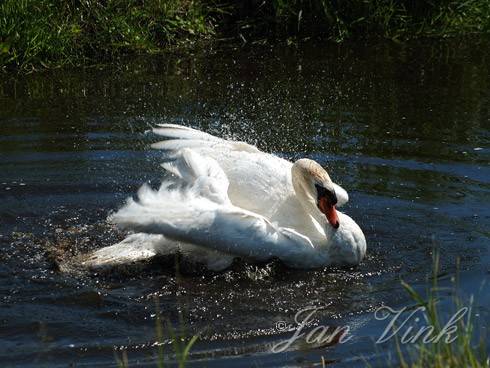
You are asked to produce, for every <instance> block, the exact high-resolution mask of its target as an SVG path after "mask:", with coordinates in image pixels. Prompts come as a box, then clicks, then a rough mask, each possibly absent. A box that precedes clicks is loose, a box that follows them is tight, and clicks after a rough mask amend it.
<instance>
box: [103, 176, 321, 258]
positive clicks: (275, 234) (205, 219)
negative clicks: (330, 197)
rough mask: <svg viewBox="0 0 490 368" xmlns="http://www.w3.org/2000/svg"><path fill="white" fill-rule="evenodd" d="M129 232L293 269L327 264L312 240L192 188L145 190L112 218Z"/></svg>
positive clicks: (145, 188)
mask: <svg viewBox="0 0 490 368" xmlns="http://www.w3.org/2000/svg"><path fill="white" fill-rule="evenodd" d="M109 220H110V221H111V222H113V223H115V224H117V225H119V226H121V227H122V228H125V229H131V230H134V231H140V232H145V233H149V234H164V235H165V237H167V238H170V239H173V240H177V241H182V242H185V243H191V244H198V245H199V246H201V247H205V248H208V249H213V250H216V251H219V252H223V253H227V254H232V255H236V256H240V257H244V258H250V259H253V260H256V261H265V260H268V259H270V258H272V257H278V258H280V259H281V260H283V261H284V262H285V263H287V264H288V265H289V266H291V267H300V268H303V267H304V268H310V267H317V266H320V265H323V264H325V263H326V253H325V252H319V251H318V249H316V248H315V247H314V246H313V245H312V244H311V242H310V241H309V240H308V238H306V237H304V236H303V235H301V234H298V233H297V232H295V231H293V230H290V229H284V228H281V227H278V226H276V225H275V224H272V223H271V222H269V221H268V220H267V219H265V218H264V217H262V216H260V215H257V214H254V213H251V212H249V211H246V210H243V209H241V208H238V207H235V206H232V205H226V204H220V203H216V202H213V201H211V200H209V199H207V198H204V197H200V196H196V195H195V192H194V191H193V190H192V188H189V190H186V189H184V190H182V189H180V190H169V189H168V187H166V186H164V187H163V190H162V189H160V190H158V191H154V190H152V189H151V188H149V187H148V186H146V185H145V186H143V187H142V188H141V189H140V191H139V192H138V201H134V200H133V199H130V200H129V201H128V203H127V204H126V205H125V206H124V207H123V208H122V209H120V210H119V211H118V212H117V213H115V214H114V215H112V216H111V217H110V219H109Z"/></svg>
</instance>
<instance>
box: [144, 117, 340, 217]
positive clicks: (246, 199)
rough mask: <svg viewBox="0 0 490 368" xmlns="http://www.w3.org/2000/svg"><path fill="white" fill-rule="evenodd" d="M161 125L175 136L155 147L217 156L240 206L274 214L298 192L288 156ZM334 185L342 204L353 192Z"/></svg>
mask: <svg viewBox="0 0 490 368" xmlns="http://www.w3.org/2000/svg"><path fill="white" fill-rule="evenodd" d="M159 127H160V128H156V129H155V133H157V134H159V135H161V136H164V137H167V138H173V139H170V140H166V141H161V142H157V143H154V144H152V147H153V148H156V149H161V150H163V151H165V153H166V156H165V157H166V158H168V157H172V156H174V155H176V154H178V152H179V150H181V149H183V148H191V149H192V150H193V151H195V152H197V153H198V154H200V155H203V156H206V157H210V158H213V159H214V160H216V161H217V162H218V164H219V165H220V167H221V168H222V169H223V171H224V172H225V173H226V175H227V177H228V180H229V181H230V183H231V185H230V193H229V196H230V199H231V201H232V202H233V203H234V204H235V205H237V206H240V207H245V208H249V209H251V210H253V211H255V212H258V213H260V214H262V215H264V216H267V217H270V218H273V217H274V212H273V211H275V210H276V209H277V206H276V205H275V203H280V202H284V201H285V198H286V197H288V196H290V195H292V194H294V191H293V188H292V186H291V185H289V183H290V181H291V180H290V171H291V167H292V163H291V162H289V161H287V160H284V159H282V158H280V157H277V156H275V155H271V154H268V153H265V152H262V151H260V150H259V149H258V148H257V147H255V146H253V145H250V144H248V143H245V142H237V141H230V140H224V139H221V138H218V137H215V136H212V135H210V134H208V133H203V132H201V131H198V130H195V129H192V128H188V127H183V126H180V125H174V124H159ZM166 168H167V167H166ZM334 188H335V191H336V193H337V200H338V203H337V207H341V206H343V205H345V204H346V203H347V201H348V200H349V196H348V194H347V192H346V191H345V189H343V188H342V187H341V186H339V185H338V184H335V183H334ZM278 220H279V219H278Z"/></svg>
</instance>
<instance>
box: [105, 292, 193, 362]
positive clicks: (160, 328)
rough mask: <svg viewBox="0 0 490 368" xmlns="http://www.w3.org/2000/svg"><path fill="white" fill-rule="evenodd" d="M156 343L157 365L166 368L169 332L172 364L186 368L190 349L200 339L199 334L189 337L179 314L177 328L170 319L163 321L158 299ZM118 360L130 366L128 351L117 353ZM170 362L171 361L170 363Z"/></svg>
mask: <svg viewBox="0 0 490 368" xmlns="http://www.w3.org/2000/svg"><path fill="white" fill-rule="evenodd" d="M156 309H157V313H156V345H157V351H156V354H157V357H156V367H157V368H164V367H165V364H166V363H165V362H166V361H168V359H167V358H168V356H166V354H165V351H164V348H163V347H164V345H165V340H166V338H165V332H166V333H167V339H168V340H170V342H171V344H172V350H173V355H174V356H175V361H174V362H172V361H170V362H171V365H172V366H175V364H176V365H177V367H179V368H184V367H185V365H186V363H187V359H188V358H189V354H190V351H191V349H192V347H193V346H194V344H195V343H196V342H197V340H198V339H199V335H193V336H192V337H190V338H188V337H187V332H186V330H185V328H184V326H185V324H184V321H183V320H182V316H181V315H180V314H179V317H180V318H179V327H178V328H177V329H176V328H174V326H173V325H172V323H171V322H170V321H162V318H161V316H160V308H159V304H158V301H157V302H156ZM115 357H116V362H117V366H118V367H119V368H129V367H130V364H129V359H128V355H127V352H126V351H123V352H122V353H121V355H120V356H119V355H117V354H116V356H115ZM170 362H169V363H170Z"/></svg>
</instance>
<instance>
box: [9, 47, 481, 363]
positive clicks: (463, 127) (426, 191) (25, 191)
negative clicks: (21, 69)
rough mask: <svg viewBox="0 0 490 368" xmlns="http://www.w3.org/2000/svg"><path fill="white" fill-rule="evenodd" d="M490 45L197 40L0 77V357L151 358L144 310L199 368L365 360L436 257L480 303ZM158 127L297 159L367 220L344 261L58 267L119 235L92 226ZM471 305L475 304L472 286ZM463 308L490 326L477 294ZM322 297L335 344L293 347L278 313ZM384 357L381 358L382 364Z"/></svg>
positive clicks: (145, 165) (101, 221) (287, 316)
mask: <svg viewBox="0 0 490 368" xmlns="http://www.w3.org/2000/svg"><path fill="white" fill-rule="evenodd" d="M489 57H490V44H489V43H488V42H486V41H481V42H478V43H475V42H467V41H457V40H451V41H444V42H432V41H420V42H417V43H414V44H411V45H406V46H400V45H392V44H386V43H382V44H378V43H372V44H366V45H359V44H355V45H352V44H343V45H317V44H305V45H302V46H300V47H288V48H284V47H256V48H253V49H233V48H225V49H210V50H206V51H200V52H196V54H194V55H185V56H179V55H173V56H167V57H155V58H143V59H132V60H128V62H127V64H125V65H123V66H120V67H113V68H104V69H101V70H98V69H85V70H83V69H77V70H72V71H70V70H68V71H52V72H43V73H36V74H31V75H27V76H23V77H19V76H4V78H3V80H2V82H1V84H0V104H1V106H2V109H1V110H0V133H1V134H0V159H1V160H0V197H1V201H0V219H1V221H0V246H1V249H2V251H1V253H0V289H1V291H2V293H1V295H2V296H1V298H2V301H1V304H0V357H1V360H2V362H4V363H5V364H7V365H9V364H10V365H13V364H14V363H15V364H19V365H23V366H36V367H37V366H39V365H43V364H45V365H46V364H47V365H49V366H66V365H67V364H69V363H74V364H76V365H77V366H84V365H85V366H91V367H93V366H110V365H111V364H114V363H115V361H114V357H113V350H114V348H117V349H127V350H128V354H129V357H130V359H131V360H132V362H133V363H134V365H136V364H137V363H138V362H139V364H141V365H145V364H147V365H151V363H150V362H151V357H152V354H153V353H154V346H153V343H154V341H155V306H154V299H155V297H157V298H158V300H159V302H160V305H161V307H160V309H161V310H162V312H163V313H164V314H165V315H166V316H168V317H169V318H170V319H171V320H172V321H174V322H177V321H178V314H179V312H181V313H182V315H183V316H184V319H185V324H186V325H187V326H188V328H189V330H190V331H191V333H196V332H201V333H202V335H201V339H200V341H199V342H198V344H197V345H196V346H195V349H194V352H193V354H192V356H191V365H195V366H200V365H202V364H203V359H206V363H205V364H206V366H210V367H212V366H229V365H230V364H233V365H234V366H244V367H248V366H250V364H251V362H252V364H256V365H257V366H261V367H262V366H264V367H267V366H284V365H292V366H311V364H313V363H315V364H320V359H321V356H324V357H325V359H326V360H327V361H332V362H335V363H337V364H338V365H352V364H357V365H360V366H362V365H364V362H363V360H362V359H361V358H360V356H364V357H367V359H368V360H369V361H371V362H373V364H376V362H377V361H378V360H379V359H381V360H382V359H383V356H384V355H385V354H387V353H389V349H390V347H379V346H378V347H375V346H374V342H373V341H374V340H375V339H376V338H377V337H378V336H379V335H380V333H381V331H382V330H383V329H384V327H385V323H382V322H380V321H376V320H375V319H374V317H373V312H374V310H375V309H376V308H377V307H379V306H381V305H384V304H388V305H391V306H393V307H399V306H403V305H406V304H408V303H409V300H408V297H407V296H406V294H405V292H404V291H403V290H402V288H401V287H400V282H399V281H400V278H403V279H405V280H407V281H409V282H411V283H413V284H415V285H416V286H418V287H423V286H424V284H425V279H426V276H427V275H428V274H429V273H430V271H431V265H432V257H431V255H432V252H433V250H434V248H438V249H440V251H441V256H442V260H441V261H442V271H441V272H442V275H450V274H452V273H454V270H455V265H456V258H458V257H460V258H461V270H462V285H463V286H464V291H465V292H466V293H468V294H470V293H473V292H474V293H478V292H479V289H480V286H481V284H482V282H484V281H487V280H488V275H489V265H490V257H489V254H488V244H489V237H490V230H489V229H490V228H489V224H490V221H489V219H490V210H489V206H488V203H489V198H490V196H489V191H490V168H489V166H488V162H489V158H490V145H489V141H490V133H489V132H490V130H489V128H490V119H489V106H490V103H489V91H490V89H489V87H490V86H489V84H490V77H489V76H490V71H489V65H490V63H489ZM158 122H173V123H182V124H187V125H191V126H194V127H198V128H200V129H203V130H206V131H208V132H210V133H213V134H217V135H219V136H223V137H227V138H236V139H240V140H246V141H248V142H251V143H254V144H257V145H258V146H259V147H260V148H261V149H264V150H267V151H270V152H274V153H276V154H278V155H280V156H282V157H285V158H288V159H292V160H294V159H297V158H299V157H310V158H313V159H315V160H317V161H318V162H320V163H321V164H322V165H323V166H324V167H326V168H328V170H329V171H330V173H331V176H332V177H333V178H334V180H335V181H337V182H339V183H340V184H342V185H343V186H344V187H345V188H346V189H347V190H348V191H349V193H350V195H351V200H350V203H349V204H348V205H347V207H346V209H345V211H346V212H347V213H349V214H350V215H351V216H352V217H353V218H354V219H356V221H357V222H358V223H359V224H360V225H361V227H362V228H363V229H364V231H365V234H366V238H367V240H368V256H367V259H366V260H365V261H364V262H363V263H362V264H361V265H360V266H359V267H356V268H354V269H348V270H345V269H325V270H315V271H308V272H307V271H293V270H288V269H286V268H284V267H283V266H282V265H281V264H280V263H279V262H276V261H274V262H271V263H268V264H265V265H246V264H243V263H240V262H237V263H236V264H234V266H233V267H232V269H230V270H227V271H226V272H222V273H218V274H210V273H205V272H200V271H199V270H196V269H195V268H194V266H192V265H186V264H185V263H184V264H180V265H179V272H177V276H176V268H175V264H176V263H175V260H174V259H173V258H172V259H159V260H157V261H154V262H152V263H150V264H146V265H139V266H136V267H133V268H131V269H129V270H119V271H118V272H113V273H106V274H93V273H87V272H75V271H73V272H59V271H58V270H57V269H56V264H57V262H58V261H59V258H60V257H61V258H63V257H67V255H68V256H72V255H75V254H79V253H82V252H86V251H89V250H91V249H96V248H99V247H101V246H105V245H108V244H112V243H115V242H117V241H119V240H121V239H122V238H123V237H124V234H122V233H120V232H118V231H116V230H115V229H113V228H111V227H110V226H109V225H107V224H106V223H105V218H106V217H107V215H108V213H110V211H113V210H115V209H117V208H118V207H119V206H120V205H121V204H122V203H123V201H124V200H125V198H126V197H128V196H130V195H132V194H133V193H134V192H135V190H136V189H137V188H138V187H139V185H141V183H143V182H145V181H150V182H152V183H154V184H155V185H156V184H158V182H159V181H160V180H161V178H162V176H163V175H164V174H163V172H162V169H161V168H160V167H159V165H158V163H159V159H160V154H159V153H158V152H154V151H150V150H149V149H148V146H149V143H151V142H153V141H154V140H155V139H156V137H154V136H153V135H152V134H151V133H149V129H150V128H151V127H152V126H153V125H154V124H156V123H158ZM480 294H481V293H480ZM488 295H489V293H483V294H482V295H480V302H479V304H478V306H477V310H478V312H479V313H480V315H481V317H480V318H482V321H483V322H482V325H488V305H489V304H488V297H489V296H488ZM309 305H322V306H325V305H326V306H327V308H325V309H322V310H321V311H320V312H319V313H318V314H317V315H315V320H314V322H313V326H314V325H318V324H319V325H328V326H346V325H347V326H349V327H350V329H351V334H352V336H353V338H352V339H351V340H350V341H348V342H347V343H345V344H338V345H335V346H330V347H328V346H320V347H318V346H316V347H315V346H309V345H307V346H305V345H304V344H303V345H301V344H299V345H298V344H294V345H293V346H292V347H291V348H290V349H289V350H287V351H286V352H283V353H272V352H271V350H270V349H271V346H272V345H273V344H275V343H277V342H280V341H283V340H284V339H288V338H289V337H290V336H291V335H292V334H293V332H292V331H286V332H285V331H282V330H281V329H279V328H278V322H285V323H287V324H294V316H295V314H296V312H297V311H298V310H301V309H302V308H304V307H306V306H309ZM380 357H381V358H380Z"/></svg>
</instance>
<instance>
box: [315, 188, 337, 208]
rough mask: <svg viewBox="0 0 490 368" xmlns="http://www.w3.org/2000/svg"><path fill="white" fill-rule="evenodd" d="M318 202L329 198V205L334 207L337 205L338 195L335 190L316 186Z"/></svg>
mask: <svg viewBox="0 0 490 368" xmlns="http://www.w3.org/2000/svg"><path fill="white" fill-rule="evenodd" d="M315 188H316V193H317V200H318V201H319V200H320V199H321V198H327V199H328V201H329V203H330V204H331V205H332V206H335V205H336V204H337V195H336V194H335V190H333V189H332V190H328V189H327V188H325V187H324V186H323V185H320V184H315Z"/></svg>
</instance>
